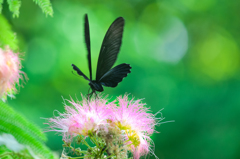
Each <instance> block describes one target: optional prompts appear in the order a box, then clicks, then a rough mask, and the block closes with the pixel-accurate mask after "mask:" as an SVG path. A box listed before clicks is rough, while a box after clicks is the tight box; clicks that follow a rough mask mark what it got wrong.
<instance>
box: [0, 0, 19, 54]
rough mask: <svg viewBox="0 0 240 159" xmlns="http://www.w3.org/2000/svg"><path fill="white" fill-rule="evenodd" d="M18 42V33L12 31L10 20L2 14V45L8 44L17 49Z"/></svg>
mask: <svg viewBox="0 0 240 159" xmlns="http://www.w3.org/2000/svg"><path fill="white" fill-rule="evenodd" d="M0 6H1V0H0ZM17 43H18V41H17V38H16V34H15V33H14V32H12V30H11V26H10V25H9V23H8V21H7V20H6V19H5V18H4V17H3V16H2V15H0V47H1V48H3V47H4V46H6V45H8V46H9V47H10V48H11V49H12V50H16V49H17V48H18V45H17Z"/></svg>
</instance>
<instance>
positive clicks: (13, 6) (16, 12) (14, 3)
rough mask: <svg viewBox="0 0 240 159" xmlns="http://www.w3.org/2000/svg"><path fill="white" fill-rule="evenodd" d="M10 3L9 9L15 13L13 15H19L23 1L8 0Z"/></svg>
mask: <svg viewBox="0 0 240 159" xmlns="http://www.w3.org/2000/svg"><path fill="white" fill-rule="evenodd" d="M7 2H8V5H9V10H10V11H11V12H12V13H13V17H15V16H16V17H18V16H19V9H20V6H21V1H19V0H7Z"/></svg>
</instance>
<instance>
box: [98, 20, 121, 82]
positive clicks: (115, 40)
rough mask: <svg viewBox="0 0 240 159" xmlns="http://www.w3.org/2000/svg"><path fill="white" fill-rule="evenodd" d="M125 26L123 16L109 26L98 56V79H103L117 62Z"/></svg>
mask: <svg viewBox="0 0 240 159" xmlns="http://www.w3.org/2000/svg"><path fill="white" fill-rule="evenodd" d="M123 27H124V19H123V18H122V17H119V18H117V19H116V20H115V21H114V22H113V23H112V24H111V26H110V27H109V29H108V31H107V33H106V35H105V37H104V39H103V43H102V46H101V50H100V54H99V57H98V64H97V73H96V81H100V79H103V75H105V74H106V73H107V72H108V71H109V70H110V69H111V68H112V66H113V64H114V63H115V61H116V59H117V55H118V53H119V50H120V47H121V44H122V35H123ZM104 79H105V78H104Z"/></svg>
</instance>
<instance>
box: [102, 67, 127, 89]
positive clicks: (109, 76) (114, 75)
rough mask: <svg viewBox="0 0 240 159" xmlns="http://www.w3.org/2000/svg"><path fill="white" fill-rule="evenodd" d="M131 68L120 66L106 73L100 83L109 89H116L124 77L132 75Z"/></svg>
mask: <svg viewBox="0 0 240 159" xmlns="http://www.w3.org/2000/svg"><path fill="white" fill-rule="evenodd" d="M130 69H131V66H130V65H129V64H125V63H123V64H120V65H117V66H116V67H114V68H112V69H111V70H109V71H108V72H107V73H105V74H104V75H103V76H102V78H101V79H100V81H99V82H100V83H101V84H102V85H104V86H107V87H116V86H117V85H118V83H119V82H121V81H122V80H123V78H124V77H126V76H127V74H128V73H130V72H131V71H130Z"/></svg>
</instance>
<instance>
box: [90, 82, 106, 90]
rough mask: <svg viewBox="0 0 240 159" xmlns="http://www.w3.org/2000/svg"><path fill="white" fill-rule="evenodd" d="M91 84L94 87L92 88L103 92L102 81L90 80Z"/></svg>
mask: <svg viewBox="0 0 240 159" xmlns="http://www.w3.org/2000/svg"><path fill="white" fill-rule="evenodd" d="M88 84H89V85H90V87H91V88H92V90H95V91H98V92H102V91H103V87H102V85H101V83H98V82H96V81H95V80H94V81H90V82H89V83H88Z"/></svg>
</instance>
